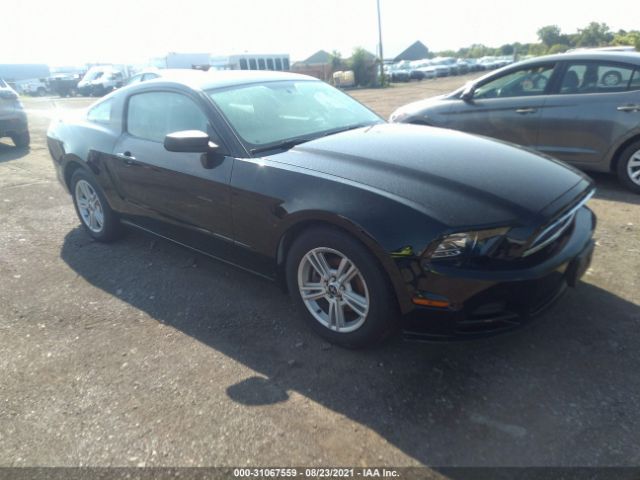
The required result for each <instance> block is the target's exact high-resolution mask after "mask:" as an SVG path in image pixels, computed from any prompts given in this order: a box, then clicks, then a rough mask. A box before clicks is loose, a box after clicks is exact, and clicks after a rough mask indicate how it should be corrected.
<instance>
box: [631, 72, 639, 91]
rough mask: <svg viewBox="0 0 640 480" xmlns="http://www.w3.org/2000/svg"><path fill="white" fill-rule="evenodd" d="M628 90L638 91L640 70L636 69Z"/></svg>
mask: <svg viewBox="0 0 640 480" xmlns="http://www.w3.org/2000/svg"><path fill="white" fill-rule="evenodd" d="M629 90H640V68H636V70H635V72H633V77H631V82H629Z"/></svg>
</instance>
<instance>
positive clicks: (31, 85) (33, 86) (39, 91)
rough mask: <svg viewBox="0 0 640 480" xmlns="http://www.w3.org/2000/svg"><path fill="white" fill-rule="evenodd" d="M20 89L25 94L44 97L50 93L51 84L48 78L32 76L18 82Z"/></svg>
mask: <svg viewBox="0 0 640 480" xmlns="http://www.w3.org/2000/svg"><path fill="white" fill-rule="evenodd" d="M16 87H17V88H18V91H19V92H20V93H22V94H24V95H31V96H38V97H44V96H45V95H47V94H48V93H49V85H48V82H47V79H46V78H32V79H30V80H20V81H19V82H16Z"/></svg>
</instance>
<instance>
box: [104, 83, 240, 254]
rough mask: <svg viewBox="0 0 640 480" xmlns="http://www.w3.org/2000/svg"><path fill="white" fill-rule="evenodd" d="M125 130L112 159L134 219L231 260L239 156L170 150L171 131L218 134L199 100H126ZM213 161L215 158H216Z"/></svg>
mask: <svg viewBox="0 0 640 480" xmlns="http://www.w3.org/2000/svg"><path fill="white" fill-rule="evenodd" d="M124 115H125V121H124V125H125V128H124V129H123V133H122V135H121V136H120V138H119V139H118V141H117V143H116V145H115V148H114V151H113V155H112V157H111V158H112V164H113V166H112V171H113V172H114V174H115V176H116V185H117V189H118V190H119V194H120V196H121V197H122V198H124V200H125V201H126V202H127V203H128V204H130V206H131V207H132V208H131V209H130V211H132V212H137V214H134V215H132V216H130V218H129V221H131V222H133V223H135V224H136V225H138V226H141V227H144V228H148V229H150V230H152V231H154V232H155V233H159V234H161V235H166V236H167V237H169V238H171V239H173V240H177V241H180V242H184V243H186V244H188V245H190V246H192V247H195V248H199V249H202V250H205V251H207V253H212V254H214V255H217V254H222V255H223V256H225V255H226V253H225V251H226V250H227V247H228V245H227V243H231V238H232V219H231V209H230V191H229V181H230V177H231V169H232V165H233V158H232V157H227V156H224V155H222V154H219V153H209V154H201V153H177V152H169V151H167V150H166V149H165V148H164V143H163V142H164V138H165V136H166V135H167V134H168V133H171V132H176V131H183V130H201V131H205V132H207V133H209V135H210V137H211V138H212V140H213V141H214V142H216V141H218V143H219V142H220V141H219V139H218V136H217V134H216V132H215V130H214V129H213V127H212V125H211V122H210V121H209V119H208V117H207V115H206V114H205V112H204V111H203V109H202V105H200V104H199V102H198V100H197V99H196V98H194V97H191V96H189V95H187V94H185V93H181V92H177V91H154V90H151V91H143V92H142V93H134V94H132V95H131V96H129V97H128V99H127V104H126V107H125V113H124ZM211 156H215V158H211Z"/></svg>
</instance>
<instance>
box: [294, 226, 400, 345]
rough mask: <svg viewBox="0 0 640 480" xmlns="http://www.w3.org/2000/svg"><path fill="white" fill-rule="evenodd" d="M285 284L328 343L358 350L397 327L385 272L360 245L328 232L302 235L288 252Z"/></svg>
mask: <svg viewBox="0 0 640 480" xmlns="http://www.w3.org/2000/svg"><path fill="white" fill-rule="evenodd" d="M286 273H287V286H288V288H289V292H290V293H291V295H292V297H293V299H294V302H295V303H296V306H297V307H298V309H299V310H301V311H302V312H303V314H304V318H305V320H306V321H307V323H308V325H309V326H310V327H311V328H312V329H313V330H314V331H315V332H316V333H318V334H319V335H320V336H321V337H323V338H325V339H326V340H328V341H329V342H331V343H334V344H337V345H340V346H343V347H347V348H362V347H369V346H373V345H376V344H378V343H380V342H381V341H382V340H384V339H385V338H386V337H387V336H389V335H390V334H391V333H392V332H393V331H394V329H395V327H396V325H397V317H398V313H397V306H396V301H395V297H394V295H393V290H392V288H391V285H390V284H389V281H388V278H387V275H386V272H384V270H383V269H382V268H381V267H380V265H379V264H378V262H377V260H376V259H375V257H374V256H373V255H372V254H371V253H370V252H369V251H368V250H367V248H366V247H365V246H364V245H362V244H361V243H360V242H358V241H357V240H355V239H354V238H352V237H350V236H349V235H347V234H346V233H343V232H341V231H340V230H337V229H333V228H314V229H311V230H307V231H306V232H304V233H302V234H301V235H300V236H299V237H298V238H297V239H296V240H295V242H294V243H293V245H292V246H291V248H290V249H289V253H288V256H287V264H286Z"/></svg>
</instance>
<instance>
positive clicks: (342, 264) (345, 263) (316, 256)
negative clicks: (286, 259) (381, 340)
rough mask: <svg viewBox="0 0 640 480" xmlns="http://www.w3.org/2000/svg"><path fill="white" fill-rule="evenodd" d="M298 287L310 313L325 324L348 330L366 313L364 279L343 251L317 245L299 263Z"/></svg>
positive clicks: (340, 329)
mask: <svg viewBox="0 0 640 480" xmlns="http://www.w3.org/2000/svg"><path fill="white" fill-rule="evenodd" d="M298 289H299V291H300V296H301V298H302V301H303V303H304V305H305V306H306V307H307V309H308V310H309V312H310V313H311V315H313V317H314V318H315V319H316V320H317V321H318V322H319V323H320V324H322V325H323V326H325V327H326V328H328V329H330V330H332V331H335V332H338V333H348V332H353V331H354V330H357V329H358V328H360V327H361V326H362V325H363V324H364V323H365V321H366V319H367V314H368V313H369V306H370V297H369V289H368V287H367V283H366V282H365V279H364V277H363V275H362V273H360V270H358V268H357V267H356V265H355V264H354V263H353V262H352V261H351V260H350V259H349V258H347V256H346V255H344V254H343V253H341V252H339V251H337V250H334V249H332V248H326V247H319V248H314V249H313V250H310V251H309V252H307V253H306V254H305V255H304V256H303V257H302V260H301V261H300V264H299V265H298Z"/></svg>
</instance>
